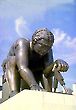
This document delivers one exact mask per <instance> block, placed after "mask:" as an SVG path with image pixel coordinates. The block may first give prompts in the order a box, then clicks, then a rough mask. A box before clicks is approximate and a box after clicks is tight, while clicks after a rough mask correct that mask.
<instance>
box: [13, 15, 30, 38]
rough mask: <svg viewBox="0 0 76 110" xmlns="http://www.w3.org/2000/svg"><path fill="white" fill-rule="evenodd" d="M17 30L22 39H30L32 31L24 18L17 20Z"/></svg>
mask: <svg viewBox="0 0 76 110" xmlns="http://www.w3.org/2000/svg"><path fill="white" fill-rule="evenodd" d="M15 30H16V32H17V34H18V35H19V36H20V37H26V39H29V38H28V37H29V34H30V33H31V31H30V29H29V26H28V24H27V22H26V21H25V19H24V18H23V17H22V16H20V17H19V18H17V19H16V20H15Z"/></svg>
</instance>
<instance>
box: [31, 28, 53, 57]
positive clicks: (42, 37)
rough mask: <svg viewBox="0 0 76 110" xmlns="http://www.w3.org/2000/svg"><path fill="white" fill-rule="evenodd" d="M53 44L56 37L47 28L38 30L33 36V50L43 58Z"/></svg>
mask: <svg viewBox="0 0 76 110" xmlns="http://www.w3.org/2000/svg"><path fill="white" fill-rule="evenodd" d="M53 43H54V35H53V34H52V33H51V32H50V31H49V30H48V29H47V28H41V29H38V30H36V31H35V33H34V34H33V36H32V47H33V50H34V51H35V52H36V53H38V54H40V55H41V56H43V55H45V54H46V53H47V52H48V51H49V49H50V48H51V47H52V45H53Z"/></svg>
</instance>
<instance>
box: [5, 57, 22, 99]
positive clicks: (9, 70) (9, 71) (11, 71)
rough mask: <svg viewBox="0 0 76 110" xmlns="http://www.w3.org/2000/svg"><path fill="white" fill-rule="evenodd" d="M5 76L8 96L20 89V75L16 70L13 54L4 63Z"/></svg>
mask: <svg viewBox="0 0 76 110" xmlns="http://www.w3.org/2000/svg"><path fill="white" fill-rule="evenodd" d="M6 77H7V81H8V84H9V88H10V97H12V96H13V95H15V94H17V93H18V92H19V91H20V75H19V73H18V71H17V67H16V61H15V56H10V57H9V58H8V61H7V64H6Z"/></svg>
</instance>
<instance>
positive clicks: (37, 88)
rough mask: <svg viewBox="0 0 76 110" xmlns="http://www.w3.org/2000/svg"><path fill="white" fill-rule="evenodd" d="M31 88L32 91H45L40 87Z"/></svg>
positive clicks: (33, 86)
mask: <svg viewBox="0 0 76 110" xmlns="http://www.w3.org/2000/svg"><path fill="white" fill-rule="evenodd" d="M30 88H31V90H38V91H45V90H44V89H43V88H41V87H40V86H38V85H32V86H31V87H30Z"/></svg>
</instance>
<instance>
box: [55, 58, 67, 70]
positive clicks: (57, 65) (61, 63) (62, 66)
mask: <svg viewBox="0 0 76 110" xmlns="http://www.w3.org/2000/svg"><path fill="white" fill-rule="evenodd" d="M55 68H56V69H57V71H59V72H66V71H67V70H68V68H69V65H68V63H66V62H65V61H64V60H61V59H58V60H56V61H55V62H54V68H53V69H55ZM53 71H54V70H53Z"/></svg>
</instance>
